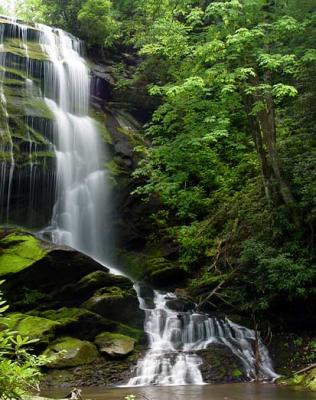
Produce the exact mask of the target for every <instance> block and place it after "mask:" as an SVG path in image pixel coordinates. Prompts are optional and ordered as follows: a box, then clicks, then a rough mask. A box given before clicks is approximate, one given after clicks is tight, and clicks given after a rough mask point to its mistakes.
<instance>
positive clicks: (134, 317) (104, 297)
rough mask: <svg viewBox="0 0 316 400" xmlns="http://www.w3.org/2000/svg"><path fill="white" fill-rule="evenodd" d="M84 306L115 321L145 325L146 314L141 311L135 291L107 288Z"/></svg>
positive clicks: (97, 293)
mask: <svg viewBox="0 0 316 400" xmlns="http://www.w3.org/2000/svg"><path fill="white" fill-rule="evenodd" d="M82 306H83V307H84V308H86V309H88V310H90V311H93V312H95V313H97V314H100V315H102V316H103V317H105V318H108V319H113V320H114V321H119V322H123V323H130V324H131V325H133V326H136V327H137V326H141V325H142V323H143V317H144V314H143V312H142V311H141V310H139V302H138V299H137V296H136V294H135V292H134V290H133V289H132V290H124V289H121V288H120V287H116V286H115V287H105V288H102V289H100V290H98V291H97V292H96V293H95V294H94V295H93V296H92V297H91V298H90V299H88V300H87V301H86V302H85V303H83V305H82ZM122 310H124V311H123V312H122Z"/></svg>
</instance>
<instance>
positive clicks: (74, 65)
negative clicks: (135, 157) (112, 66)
mask: <svg viewBox="0 0 316 400" xmlns="http://www.w3.org/2000/svg"><path fill="white" fill-rule="evenodd" d="M1 19H2V21H1V22H0V96H1V108H0V112H1V115H0V117H1V118H0V119H1V126H0V128H1V130H0V133H1V147H0V153H1V154H2V160H1V164H0V179H1V181H0V201H1V204H0V222H1V223H5V224H8V223H12V221H14V216H12V215H11V214H12V213H11V209H12V198H14V201H15V202H18V201H19V199H20V198H28V201H25V203H28V205H27V207H28V209H27V212H25V213H24V216H22V218H20V220H19V221H18V222H19V223H21V224H22V225H23V226H28V225H29V224H28V221H27V219H28V218H31V217H29V215H31V214H32V213H33V212H35V213H36V212H44V210H45V209H46V210H45V212H46V214H45V215H47V216H48V215H49V213H50V222H49V223H48V221H47V220H46V221H45V220H43V223H44V224H46V227H45V228H44V229H42V230H41V232H40V235H41V236H43V237H46V238H48V239H50V240H52V241H53V242H55V243H57V244H64V245H68V246H71V247H73V248H75V249H77V250H80V251H82V252H84V253H86V254H88V255H90V256H91V257H93V258H94V259H96V260H98V261H100V262H103V263H104V260H105V259H106V256H107V253H108V249H107V247H108V242H109V240H110V237H109V228H108V226H107V225H108V224H107V220H108V218H107V214H108V213H109V203H110V201H109V190H108V182H107V180H108V179H107V171H106V168H105V163H106V161H107V158H106V151H105V150H106V149H105V146H104V144H103V142H102V139H101V135H100V132H99V125H98V123H97V121H95V120H94V119H93V118H92V117H90V116H89V105H90V104H89V103H90V71H89V67H88V65H87V62H86V61H85V59H84V58H83V46H82V42H81V41H80V40H79V39H77V38H75V37H74V36H72V35H71V34H69V33H66V32H64V31H63V30H61V29H56V28H51V27H48V26H46V25H42V24H35V25H34V26H32V27H30V26H27V25H24V24H23V23H21V22H19V21H17V20H16V19H14V18H9V17H1ZM8 49H9V51H8ZM34 49H35V50H34ZM32 51H33V53H32ZM34 51H38V53H37V54H39V55H40V57H41V59H40V60H38V59H36V57H35V59H34V58H32V55H33V57H34ZM17 73H21V77H23V81H24V83H23V84H22V82H23V81H22V80H20V81H19V82H18V83H19V85H20V86H21V89H20V90H21V92H22V93H23V95H24V96H25V98H27V99H28V101H30V103H31V102H34V104H37V103H40V104H41V107H42V108H43V109H47V112H49V114H50V116H52V118H50V119H49V120H46V121H45V125H43V120H45V118H46V116H45V117H44V118H39V117H37V115H36V114H35V117H34V116H33V114H32V113H31V112H30V110H29V105H28V103H27V104H26V105H24V104H23V108H24V107H25V109H24V113H25V117H23V118H24V119H25V121H24V128H23V133H22V132H21V134H20V135H21V136H22V135H23V136H24V138H23V140H24V143H26V144H25V145H23V146H24V147H23V152H24V154H23V156H24V157H25V158H26V162H25V163H24V164H23V165H22V167H21V166H20V165H19V166H18V167H17V166H16V160H15V159H16V154H18V157H19V159H20V160H21V155H20V154H19V152H21V149H20V148H19V147H20V144H19V141H20V138H16V136H15V137H14V136H13V133H14V132H13V131H14V128H11V126H10V123H11V125H12V121H9V120H10V117H11V115H9V112H8V110H7V98H6V92H5V90H6V91H8V93H9V95H10V90H11V87H9V89H8V88H7V87H6V86H5V81H6V80H7V81H8V80H9V81H10V79H11V76H10V74H13V78H14V79H17V78H16V77H17V75H16V74H17ZM8 77H9V78H8ZM38 82H40V85H39V84H38ZM45 112H46V111H45ZM11 119H12V118H11ZM18 123H19V124H21V120H20V119H19V120H18ZM14 124H15V125H16V124H17V122H16V121H14ZM39 133H40V135H41V139H40V140H41V141H43V142H44V141H45V143H43V146H45V149H44V148H41V149H39V150H38V137H39ZM34 138H36V139H37V140H34ZM41 150H42V152H43V150H45V151H47V152H48V151H51V153H52V154H55V157H54V165H52V166H50V167H49V168H48V167H47V166H46V165H45V163H43V162H42V163H41V161H38V162H37V154H38V153H40V151H41ZM3 154H6V156H5V158H4V157H3ZM38 175H41V179H40V178H39V176H38ZM21 182H22V183H23V185H22V186H21ZM38 199H41V200H40V202H41V203H40V204H38V203H39V200H38ZM46 199H47V201H46ZM17 204H19V203H17ZM18 207H19V205H18V206H17V208H18ZM23 207H26V206H23ZM41 222H42V221H41ZM47 225H48V226H47ZM30 227H32V226H30Z"/></svg>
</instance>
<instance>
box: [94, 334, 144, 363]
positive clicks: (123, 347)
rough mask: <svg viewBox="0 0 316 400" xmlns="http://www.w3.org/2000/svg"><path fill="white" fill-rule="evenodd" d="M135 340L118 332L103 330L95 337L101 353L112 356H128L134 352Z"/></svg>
mask: <svg viewBox="0 0 316 400" xmlns="http://www.w3.org/2000/svg"><path fill="white" fill-rule="evenodd" d="M135 342H136V341H135V340H134V339H132V338H130V337H128V336H125V335H121V334H118V333H110V332H102V333H100V334H99V335H98V336H97V337H96V338H95V343H96V345H97V346H98V348H99V351H100V352H101V353H105V354H107V355H109V356H110V357H114V358H121V357H126V356H127V355H129V354H130V353H132V352H133V350H134V347H135Z"/></svg>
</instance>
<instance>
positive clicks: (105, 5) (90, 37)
mask: <svg viewBox="0 0 316 400" xmlns="http://www.w3.org/2000/svg"><path fill="white" fill-rule="evenodd" d="M78 21H79V29H80V33H81V36H82V37H83V38H85V39H86V40H87V41H88V42H89V43H93V44H98V45H106V46H109V45H111V44H112V43H113V42H114V41H115V40H116V39H118V37H119V27H120V26H119V23H118V21H117V20H116V19H115V14H114V11H113V7H112V3H111V1H109V0H87V1H86V2H85V3H84V4H83V6H82V7H81V9H80V11H79V13H78ZM91 27H93V29H91Z"/></svg>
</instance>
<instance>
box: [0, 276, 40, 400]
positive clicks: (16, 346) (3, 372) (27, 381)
mask: <svg viewBox="0 0 316 400" xmlns="http://www.w3.org/2000/svg"><path fill="white" fill-rule="evenodd" d="M1 283H3V281H2V282H0V284H1ZM7 309H8V306H7V305H6V302H5V301H4V300H3V297H2V292H1V291H0V318H1V320H2V321H5V319H4V313H5V312H6V311H7ZM36 341H37V340H34V339H33V340H30V339H29V338H28V337H23V336H21V335H19V334H16V332H13V331H10V330H9V329H8V328H7V327H6V325H5V323H3V322H2V324H1V328H0V399H1V400H2V399H4V400H5V399H10V400H11V399H19V398H21V396H22V395H24V394H26V393H28V392H29V391H32V390H37V388H38V381H39V376H40V372H39V369H38V367H39V366H40V365H42V363H43V359H41V358H40V357H36V356H33V355H31V354H30V353H28V351H27V347H29V346H30V345H31V344H32V343H34V342H36Z"/></svg>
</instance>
